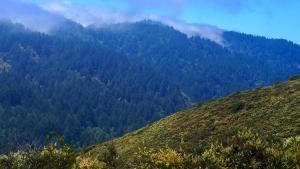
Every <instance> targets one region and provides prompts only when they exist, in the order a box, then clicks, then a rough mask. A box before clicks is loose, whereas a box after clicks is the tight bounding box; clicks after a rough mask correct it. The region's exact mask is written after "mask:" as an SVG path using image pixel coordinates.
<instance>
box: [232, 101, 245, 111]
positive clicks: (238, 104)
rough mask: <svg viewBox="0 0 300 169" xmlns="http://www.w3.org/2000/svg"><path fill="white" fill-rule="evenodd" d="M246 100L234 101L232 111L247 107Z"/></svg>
mask: <svg viewBox="0 0 300 169" xmlns="http://www.w3.org/2000/svg"><path fill="white" fill-rule="evenodd" d="M245 105H246V104H245V102H243V101H238V102H235V103H233V105H232V106H231V112H232V113H237V112H239V111H240V110H242V109H243V108H244V107H245Z"/></svg>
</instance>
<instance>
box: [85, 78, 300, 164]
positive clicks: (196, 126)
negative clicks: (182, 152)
mask: <svg viewBox="0 0 300 169" xmlns="http://www.w3.org/2000/svg"><path fill="white" fill-rule="evenodd" d="M245 127H246V128H252V129H255V130H258V131H260V132H262V133H266V134H271V135H273V136H277V137H289V136H294V135H299V134H300V78H293V79H291V80H290V81H288V82H286V83H280V84H275V85H273V86H271V87H265V88H260V89H256V90H250V91H246V92H241V93H236V94H234V95H231V96H228V97H225V98H223V99H219V100H214V101H211V102H208V103H205V104H202V105H198V106H197V107H194V108H192V109H190V110H187V111H184V112H179V113H177V114H174V115H172V116H169V117H167V118H164V119H162V120H160V121H158V122H156V123H153V124H151V125H149V126H146V127H144V128H142V129H140V130H137V131H135V132H132V133H129V134H127V135H125V136H123V137H121V138H118V139H115V140H113V141H112V142H113V143H114V144H115V146H116V148H117V150H118V151H119V153H120V154H121V157H123V158H125V159H127V160H130V159H132V158H133V157H134V154H135V152H137V151H138V150H139V148H143V147H148V148H162V147H166V146H168V147H172V148H175V149H176V148H179V147H181V148H182V147H183V148H185V149H186V150H191V151H192V149H193V148H195V147H197V145H199V143H200V142H203V141H210V140H214V139H216V138H220V137H222V136H226V134H229V133H230V132H232V131H235V130H238V129H242V128H245ZM105 144H107V143H105ZM105 144H100V145H95V146H92V147H89V148H88V149H86V150H85V153H86V155H88V156H97V155H98V154H99V153H101V151H102V149H103V147H104V146H103V145H105Z"/></svg>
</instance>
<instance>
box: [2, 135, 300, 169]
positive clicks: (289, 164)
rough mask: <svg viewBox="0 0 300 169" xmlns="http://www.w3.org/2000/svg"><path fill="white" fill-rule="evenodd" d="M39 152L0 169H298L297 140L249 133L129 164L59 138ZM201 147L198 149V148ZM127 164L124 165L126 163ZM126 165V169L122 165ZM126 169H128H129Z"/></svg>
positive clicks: (112, 152) (146, 154)
mask: <svg viewBox="0 0 300 169" xmlns="http://www.w3.org/2000/svg"><path fill="white" fill-rule="evenodd" d="M54 137H55V139H54V140H55V141H52V142H50V143H49V144H48V145H47V146H45V147H44V148H42V149H41V150H39V151H34V150H30V151H26V152H17V153H10V154H8V155H5V156H0V168H1V169H124V168H135V169H299V168H300V164H299V163H300V136H296V137H291V138H288V139H285V140H276V139H269V138H264V137H262V136H259V135H258V134H257V133H256V132H253V131H251V130H245V131H240V132H238V133H237V134H235V135H233V136H231V137H229V138H227V139H226V140H225V141H224V140H223V141H219V142H217V141H216V142H215V143H212V144H211V145H210V146H208V147H207V148H205V149H204V150H203V151H202V152H194V153H193V154H188V153H185V152H184V151H177V150H174V149H171V148H164V149H159V150H157V149H148V148H144V149H142V150H141V151H140V152H139V153H137V158H136V161H135V162H133V163H132V164H126V163H124V162H123V160H124V159H123V160H121V159H122V157H119V155H118V153H117V151H116V149H115V148H114V145H107V147H106V151H105V152H103V153H101V154H99V155H98V157H97V158H89V157H82V156H78V154H76V152H75V151H74V149H73V148H72V147H71V146H68V145H66V144H64V142H63V139H62V138H61V137H56V136H54ZM200 146H201V145H200ZM127 163H128V162H127ZM125 164H126V165H125ZM129 166H130V167H129Z"/></svg>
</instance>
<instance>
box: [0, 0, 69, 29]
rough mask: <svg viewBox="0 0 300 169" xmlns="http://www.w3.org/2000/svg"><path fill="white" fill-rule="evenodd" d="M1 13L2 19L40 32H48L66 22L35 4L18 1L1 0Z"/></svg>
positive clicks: (0, 17)
mask: <svg viewBox="0 0 300 169" xmlns="http://www.w3.org/2000/svg"><path fill="white" fill-rule="evenodd" d="M0 11H1V13H0V19H5V20H10V21H12V22H15V23H21V24H23V25H24V26H25V27H27V28H29V29H32V30H35V31H40V32H48V31H49V30H50V29H51V28H53V27H55V26H57V25H58V24H59V23H60V22H62V21H63V20H64V18H63V17H61V16H58V15H56V14H53V13H51V12H47V11H44V10H42V9H41V8H40V7H38V6H37V5H35V4H30V3H24V2H21V1H17V0H1V1H0Z"/></svg>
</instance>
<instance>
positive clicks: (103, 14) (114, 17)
mask: <svg viewBox="0 0 300 169" xmlns="http://www.w3.org/2000/svg"><path fill="white" fill-rule="evenodd" d="M174 1H176V0H174ZM177 1H178V0H177ZM178 3H179V1H178ZM41 7H42V8H43V9H45V10H48V11H50V12H54V13H57V14H59V15H63V16H64V17H66V18H68V19H70V20H73V21H75V22H78V23H80V24H82V25H83V26H89V25H97V26H101V25H107V24H116V23H123V22H137V21H141V20H144V19H151V20H154V21H159V22H162V23H163V24H166V25H168V26H172V27H173V28H174V29H176V30H178V31H180V32H182V33H185V34H186V35H188V36H189V37H191V36H200V37H202V38H207V39H210V40H212V41H214V42H216V43H219V44H223V37H222V33H223V31H222V30H221V29H219V28H217V27H214V26H210V25H205V24H187V23H184V22H180V21H175V20H173V19H169V18H164V17H160V16H157V15H149V14H147V15H144V14H136V13H130V12H127V13H126V12H121V11H117V10H112V9H105V8H101V7H93V6H78V5H75V4H72V3H60V2H51V3H46V4H41Z"/></svg>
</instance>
